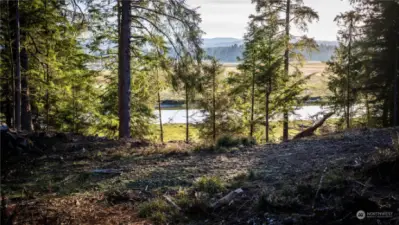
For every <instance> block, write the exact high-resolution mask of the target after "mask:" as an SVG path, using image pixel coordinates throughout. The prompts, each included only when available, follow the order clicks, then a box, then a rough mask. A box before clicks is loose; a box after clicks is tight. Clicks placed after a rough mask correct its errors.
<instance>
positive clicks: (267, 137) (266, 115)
mask: <svg viewBox="0 0 399 225" xmlns="http://www.w3.org/2000/svg"><path fill="white" fill-rule="evenodd" d="M269 97H270V93H269V92H267V93H266V100H265V111H266V112H265V120H266V126H265V140H266V143H268V142H269Z"/></svg>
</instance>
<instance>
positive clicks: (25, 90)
mask: <svg viewBox="0 0 399 225" xmlns="http://www.w3.org/2000/svg"><path fill="white" fill-rule="evenodd" d="M21 67H22V69H23V73H22V81H21V87H22V96H21V126H22V130H26V131H32V130H33V124H32V112H31V106H30V93H29V83H28V74H27V71H28V54H27V52H26V49H25V48H22V50H21Z"/></svg>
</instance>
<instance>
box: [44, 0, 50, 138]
mask: <svg viewBox="0 0 399 225" xmlns="http://www.w3.org/2000/svg"><path fill="white" fill-rule="evenodd" d="M44 10H45V13H47V0H46V1H44ZM45 29H46V32H45V33H46V35H48V34H49V31H48V23H47V20H46V28H45ZM49 48H50V46H49V42H48V39H46V50H47V53H46V60H48V58H49V55H50V49H49ZM49 69H50V68H49V64H48V62H47V63H46V85H47V87H46V104H45V108H46V131H48V130H49V126H50V93H49V87H50V70H49Z"/></svg>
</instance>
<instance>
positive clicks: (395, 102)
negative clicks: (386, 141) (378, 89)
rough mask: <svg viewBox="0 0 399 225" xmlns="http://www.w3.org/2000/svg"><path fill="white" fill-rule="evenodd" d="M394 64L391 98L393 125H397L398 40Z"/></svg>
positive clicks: (398, 114)
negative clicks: (392, 93) (392, 94)
mask: <svg viewBox="0 0 399 225" xmlns="http://www.w3.org/2000/svg"><path fill="white" fill-rule="evenodd" d="M394 60H395V63H394V64H395V65H394V84H393V85H394V98H393V107H394V108H393V125H394V126H398V120H399V118H398V117H399V112H398V41H397V40H396V41H395V58H394Z"/></svg>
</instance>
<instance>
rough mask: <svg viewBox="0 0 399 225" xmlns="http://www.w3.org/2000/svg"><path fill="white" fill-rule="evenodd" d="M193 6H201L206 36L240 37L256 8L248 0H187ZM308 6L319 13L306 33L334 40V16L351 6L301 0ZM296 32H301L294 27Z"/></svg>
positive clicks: (340, 0)
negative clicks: (317, 19)
mask: <svg viewBox="0 0 399 225" xmlns="http://www.w3.org/2000/svg"><path fill="white" fill-rule="evenodd" d="M187 2H188V4H189V5H190V6H192V7H200V8H199V12H200V13H201V17H202V24H201V27H202V29H203V30H204V31H205V32H206V33H207V34H206V35H205V37H235V38H242V37H243V35H244V33H245V28H246V26H247V23H248V16H249V15H250V14H251V13H254V12H255V6H254V5H252V4H251V1H250V0H188V1H187ZM304 2H305V4H306V5H307V6H310V7H312V8H314V9H315V10H316V11H318V13H319V17H320V20H319V22H318V23H316V22H315V23H313V24H310V25H309V30H308V32H307V33H306V34H307V35H308V36H310V37H315V38H316V39H318V40H335V39H336V33H337V31H338V27H337V26H336V24H335V23H334V22H333V20H334V18H335V16H336V15H337V14H338V13H340V12H344V11H347V10H349V9H350V6H349V3H348V0H304ZM293 33H294V34H295V35H301V34H304V33H303V32H299V31H298V30H296V29H293Z"/></svg>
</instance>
